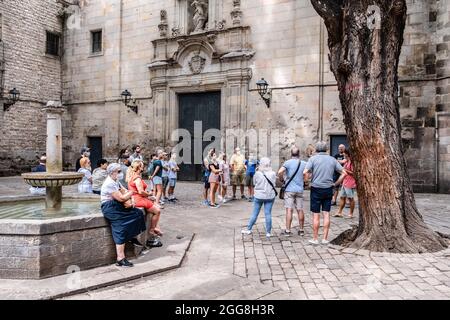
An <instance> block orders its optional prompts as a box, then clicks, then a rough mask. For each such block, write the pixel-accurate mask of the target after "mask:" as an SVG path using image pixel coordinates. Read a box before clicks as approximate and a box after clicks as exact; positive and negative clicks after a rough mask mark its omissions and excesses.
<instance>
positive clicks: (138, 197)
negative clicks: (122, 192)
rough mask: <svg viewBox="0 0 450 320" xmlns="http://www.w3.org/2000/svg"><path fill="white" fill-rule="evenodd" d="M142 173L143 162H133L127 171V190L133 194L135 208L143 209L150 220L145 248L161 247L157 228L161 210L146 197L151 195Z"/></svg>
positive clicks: (137, 160)
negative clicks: (148, 236) (148, 235)
mask: <svg viewBox="0 0 450 320" xmlns="http://www.w3.org/2000/svg"><path fill="white" fill-rule="evenodd" d="M143 171H144V162H142V160H139V159H136V160H133V162H132V163H131V166H130V167H129V168H128V170H127V179H126V181H127V183H128V189H129V190H130V191H131V192H133V200H134V203H135V206H136V207H137V208H143V209H145V212H146V213H147V214H148V217H149V218H150V231H149V234H150V239H149V240H148V241H147V243H146V245H147V247H160V246H162V243H161V241H159V239H157V238H158V236H162V235H163V234H162V232H161V230H160V229H159V228H158V222H159V218H160V214H161V210H160V209H159V206H158V205H157V204H154V203H153V202H152V201H151V200H150V199H149V198H148V197H149V196H150V195H151V194H150V192H148V191H147V184H146V183H145V181H144V180H143V179H142V172H143Z"/></svg>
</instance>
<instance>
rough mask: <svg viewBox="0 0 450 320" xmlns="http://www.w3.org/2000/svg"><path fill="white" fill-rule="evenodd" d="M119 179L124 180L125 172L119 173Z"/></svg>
mask: <svg viewBox="0 0 450 320" xmlns="http://www.w3.org/2000/svg"><path fill="white" fill-rule="evenodd" d="M117 180H123V172H121V173H119V174H117Z"/></svg>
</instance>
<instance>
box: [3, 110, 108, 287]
mask: <svg viewBox="0 0 450 320" xmlns="http://www.w3.org/2000/svg"><path fill="white" fill-rule="evenodd" d="M44 110H45V112H46V113H47V147H46V149H47V172H43V173H24V174H23V175H22V177H23V179H24V180H25V182H26V183H27V184H29V185H32V186H34V187H45V188H46V197H45V204H44V201H42V200H41V199H40V198H36V197H30V196H28V195H27V196H15V197H1V196H0V278H9V279H42V278H46V277H52V276H56V275H61V274H65V273H67V272H71V271H70V270H72V269H73V268H74V267H76V268H79V269H80V270H84V269H89V268H93V267H98V266H102V265H106V264H110V263H113V262H114V261H115V255H116V253H115V245H114V242H113V240H112V236H111V228H110V226H109V223H108V222H107V221H106V220H105V218H104V217H103V214H102V213H101V210H100V198H99V196H98V195H94V194H91V195H89V194H78V193H76V194H66V195H64V197H63V193H62V187H63V186H68V185H72V184H76V183H78V182H80V181H81V180H82V178H83V174H81V173H74V172H63V171H62V135H61V132H62V130H61V115H62V114H63V112H64V108H63V107H62V105H61V103H59V102H53V101H50V102H49V103H47V106H46V107H45V109H44ZM68 270H69V271H68Z"/></svg>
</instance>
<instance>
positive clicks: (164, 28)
mask: <svg viewBox="0 0 450 320" xmlns="http://www.w3.org/2000/svg"><path fill="white" fill-rule="evenodd" d="M160 16H161V23H160V24H158V29H159V36H160V37H162V38H165V37H167V29H168V27H169V24H168V23H167V11H166V10H161V12H160Z"/></svg>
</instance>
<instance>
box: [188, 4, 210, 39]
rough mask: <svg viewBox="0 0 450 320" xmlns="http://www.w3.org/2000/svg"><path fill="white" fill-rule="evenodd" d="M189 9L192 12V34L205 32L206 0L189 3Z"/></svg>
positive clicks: (206, 17)
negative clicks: (190, 8) (191, 9)
mask: <svg viewBox="0 0 450 320" xmlns="http://www.w3.org/2000/svg"><path fill="white" fill-rule="evenodd" d="M191 7H192V8H193V10H194V14H193V16H192V22H193V26H194V27H193V32H201V31H203V30H205V25H206V22H207V21H208V1H207V0H194V1H192V3H191Z"/></svg>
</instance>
